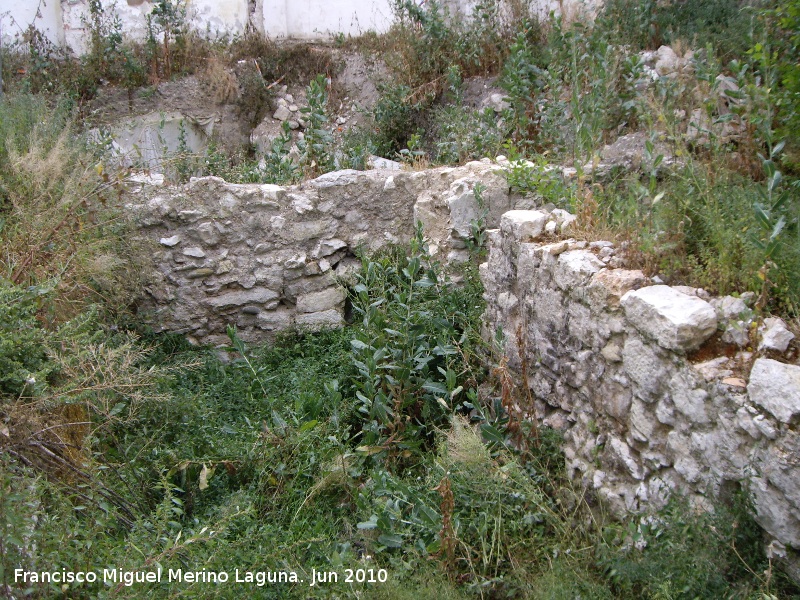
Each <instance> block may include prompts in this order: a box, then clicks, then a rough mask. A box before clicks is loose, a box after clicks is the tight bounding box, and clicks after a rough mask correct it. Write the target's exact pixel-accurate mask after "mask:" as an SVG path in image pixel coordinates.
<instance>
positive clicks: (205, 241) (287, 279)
mask: <svg viewBox="0 0 800 600" xmlns="http://www.w3.org/2000/svg"><path fill="white" fill-rule="evenodd" d="M496 168H497V166H496V165H493V164H492V163H489V162H488V161H487V162H473V163H469V164H468V165H466V166H464V167H459V168H456V169H453V168H441V169H433V170H429V171H420V172H408V171H400V170H386V169H379V170H373V171H363V172H362V171H338V172H335V173H329V174H327V175H324V176H322V177H319V178H317V179H314V180H311V181H308V182H306V183H303V184H302V185H298V186H289V187H281V186H276V185H234V184H229V183H226V182H224V181H223V180H221V179H218V178H214V177H207V178H201V179H196V180H193V181H192V182H190V183H189V184H188V185H186V186H182V187H171V186H165V185H163V184H158V182H154V181H153V178H144V177H143V178H140V180H139V182H133V183H131V184H130V185H131V188H130V190H129V194H130V197H131V198H132V200H131V202H130V203H129V204H128V209H129V210H130V211H131V212H132V213H133V214H135V216H136V219H137V220H138V222H139V224H140V227H141V232H142V234H143V235H144V236H145V237H146V238H148V239H149V240H150V243H151V244H152V246H153V249H154V250H153V256H154V261H155V264H156V269H155V274H154V277H153V281H152V283H151V285H149V286H148V288H147V294H148V295H147V298H146V299H145V301H144V304H143V306H142V309H141V310H142V313H141V314H142V316H143V318H145V319H146V320H148V321H149V322H151V323H152V324H153V326H154V327H155V328H156V329H157V330H159V331H173V332H179V333H183V334H186V335H187V336H188V337H189V338H190V339H191V340H192V341H195V342H197V343H204V344H220V343H225V341H226V340H227V338H226V335H225V331H226V327H227V325H236V326H237V327H238V329H239V332H240V335H241V336H242V338H243V339H245V340H248V341H258V340H264V339H267V338H269V337H270V336H271V335H273V333H274V332H275V331H277V330H280V329H286V328H289V327H291V326H294V325H298V326H301V327H319V326H324V325H338V324H340V323H342V322H343V319H344V309H345V293H344V288H343V287H342V283H345V282H346V281H347V280H348V278H349V277H351V276H352V274H353V272H354V271H355V270H357V269H358V268H359V267H360V262H359V261H358V260H357V259H356V258H355V251H356V249H357V248H358V247H360V246H363V247H365V248H368V249H371V250H375V249H378V248H380V247H382V246H384V245H386V244H387V243H402V242H407V241H408V239H409V238H410V237H411V235H412V234H413V231H414V223H415V222H416V221H420V222H422V223H423V224H424V227H425V230H426V235H428V237H429V239H430V240H431V242H430V249H431V251H432V253H433V254H434V255H435V256H436V257H437V258H441V259H442V260H444V261H458V260H462V259H464V258H466V256H467V253H468V251H467V249H466V243H465V240H466V239H468V238H469V236H470V235H471V228H470V223H472V222H474V221H477V220H478V218H479V217H481V216H482V215H481V212H482V211H481V209H479V207H478V203H477V202H476V199H475V196H474V194H473V188H474V186H475V184H476V183H477V182H479V181H480V182H482V184H483V185H484V187H485V190H484V191H483V193H482V198H483V201H484V203H485V210H486V219H487V222H488V223H490V224H492V223H494V224H495V225H496V224H497V223H498V222H499V219H500V215H501V214H503V213H504V212H506V211H508V210H509V209H512V208H519V207H520V206H522V202H521V201H520V200H519V199H517V198H515V197H514V196H512V195H509V191H508V184H507V183H506V181H505V179H504V178H503V177H502V176H500V175H499V174H497V173H495V172H494V170H495V169H496Z"/></svg>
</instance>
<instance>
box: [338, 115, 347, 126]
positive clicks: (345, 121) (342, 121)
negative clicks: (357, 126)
mask: <svg viewBox="0 0 800 600" xmlns="http://www.w3.org/2000/svg"><path fill="white" fill-rule="evenodd" d="M345 123H347V119H345V118H344V117H339V118H338V119H336V124H337V125H344V124H345Z"/></svg>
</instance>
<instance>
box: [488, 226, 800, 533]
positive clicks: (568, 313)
mask: <svg viewBox="0 0 800 600" xmlns="http://www.w3.org/2000/svg"><path fill="white" fill-rule="evenodd" d="M550 220H551V221H552V220H553V219H552V218H551V219H550ZM489 237H490V251H489V256H488V259H487V263H486V264H485V265H483V266H482V268H481V279H482V281H483V282H484V286H485V295H484V297H485V298H486V300H487V310H486V314H485V316H484V318H485V321H486V329H485V331H486V333H487V335H492V334H493V333H494V332H495V331H496V330H497V329H498V328H499V329H500V330H502V331H503V332H504V334H505V340H506V341H505V350H506V353H507V355H508V356H509V357H510V358H511V360H510V361H509V367H510V368H511V369H512V370H517V372H518V369H519V368H520V365H521V361H520V360H519V358H518V342H517V331H519V327H520V325H523V324H524V332H525V336H526V338H527V342H526V347H527V353H528V364H529V365H535V367H531V368H530V372H529V374H528V380H529V383H530V389H531V393H532V394H533V396H534V403H535V404H536V406H537V414H538V416H539V417H540V419H541V420H542V422H543V423H546V424H549V425H552V426H555V427H557V428H558V429H559V430H561V431H562V432H563V436H564V454H565V458H566V461H567V469H568V472H570V473H572V474H573V476H574V477H576V478H580V480H581V481H582V482H583V483H584V484H585V485H591V486H592V487H593V488H595V490H596V494H597V496H598V497H599V498H602V499H604V501H606V502H607V503H608V504H607V506H608V507H609V508H610V509H611V510H612V511H614V512H616V513H617V514H623V513H624V512H625V511H630V510H641V509H643V508H644V507H645V506H650V507H654V508H658V507H660V506H663V505H664V504H665V503H666V501H667V498H668V497H669V495H670V494H671V493H672V492H673V491H674V490H678V491H679V492H680V493H681V494H684V495H689V496H692V497H694V498H708V497H710V496H714V495H715V494H719V493H720V492H721V484H722V483H723V482H725V481H739V480H744V479H748V478H749V479H751V481H753V489H754V492H755V495H756V503H757V505H758V513H759V516H758V520H759V523H761V525H762V526H763V527H764V528H765V530H766V531H767V533H768V534H769V535H770V536H772V537H774V538H776V539H777V540H779V541H780V542H781V543H783V544H784V545H787V546H791V545H792V544H797V543H798V540H799V538H798V536H800V477H797V475H796V473H797V470H798V469H797V468H798V466H800V463H799V462H798V458H797V457H798V456H800V439H798V436H797V434H796V433H794V427H795V425H796V424H797V423H798V415H800V367H798V366H795V365H784V364H781V363H777V362H775V361H770V360H769V359H764V358H761V359H759V360H758V361H756V365H755V368H754V369H753V374H752V375H751V380H750V384H749V386H748V388H747V389H748V390H749V392H750V395H749V397H748V395H747V393H746V388H745V383H744V381H742V380H741V379H740V378H739V376H738V375H739V369H740V368H741V365H743V364H747V363H748V361H749V360H750V356H749V353H747V352H739V353H738V354H737V355H736V356H734V357H730V358H729V357H727V356H719V357H713V356H712V357H709V358H708V359H706V361H705V362H704V363H701V364H698V365H693V364H691V363H690V361H689V359H688V358H687V356H686V351H687V350H688V349H691V348H694V347H697V345H698V344H700V343H702V341H703V340H704V339H705V336H707V335H710V334H711V333H712V332H713V331H714V330H715V325H716V320H717V316H718V315H719V318H720V319H723V323H726V324H728V325H730V324H731V322H736V323H739V321H741V322H742V323H743V324H745V327H744V329H745V330H748V325H746V323H747V321H748V320H749V318H750V313H749V312H748V310H747V304H746V302H747V299H745V298H742V299H737V298H732V297H728V298H723V299H712V298H710V297H709V295H708V294H707V293H706V292H704V291H702V290H698V289H696V288H686V289H685V290H684V291H679V290H672V289H670V288H668V287H666V286H654V287H655V289H653V288H642V289H626V288H628V287H630V288H636V287H637V286H639V285H641V284H642V283H644V276H643V275H642V274H641V273H638V272H625V271H622V269H614V270H611V269H605V268H600V269H599V270H597V271H596V272H594V273H592V271H593V270H594V269H595V268H596V267H597V265H596V264H594V263H593V262H592V261H591V259H589V261H588V262H584V261H583V259H584V257H585V256H586V254H584V253H592V252H599V251H601V250H603V249H607V248H610V247H611V246H610V245H606V244H601V243H592V244H586V245H585V246H584V248H583V249H582V248H580V247H579V246H578V243H576V242H574V241H570V240H562V241H557V242H555V243H550V244H542V243H538V242H536V241H533V242H531V241H530V240H528V239H524V238H523V239H522V240H520V239H519V238H518V235H517V232H515V231H514V229H513V228H512V227H510V226H507V227H506V228H504V229H501V230H500V231H499V232H495V233H493V234H492V235H490V236H489ZM586 246H588V247H586ZM594 258H595V259H597V260H599V259H598V257H597V256H595V257H594ZM664 290H666V291H664ZM650 294H655V298H651V297H650ZM665 298H666V299H667V300H668V301H665ZM703 298H707V299H709V302H706V301H704V299H703ZM512 299H513V300H512ZM740 300H741V301H740ZM617 302H620V303H621V304H622V308H623V310H622V311H621V310H620V308H619V306H618V305H617ZM712 303H713V307H712ZM715 311H717V312H715ZM687 313H688V316H687ZM587 315H588V316H587ZM733 319H736V320H735V321H732V320H733ZM765 366H766V367H770V368H769V369H764V367H765ZM754 476H757V478H758V479H757V480H754V479H753V477H754Z"/></svg>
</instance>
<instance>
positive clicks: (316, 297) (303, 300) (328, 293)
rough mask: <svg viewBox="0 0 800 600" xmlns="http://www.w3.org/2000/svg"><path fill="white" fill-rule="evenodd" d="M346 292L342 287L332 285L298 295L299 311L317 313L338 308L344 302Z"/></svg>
mask: <svg viewBox="0 0 800 600" xmlns="http://www.w3.org/2000/svg"><path fill="white" fill-rule="evenodd" d="M344 297H345V293H344V290H343V289H342V288H340V287H330V288H328V289H326V290H322V291H320V292H312V293H310V294H303V295H302V296H298V297H297V312H299V313H315V312H322V311H325V310H328V309H331V308H338V307H339V306H341V304H342V303H343V302H344Z"/></svg>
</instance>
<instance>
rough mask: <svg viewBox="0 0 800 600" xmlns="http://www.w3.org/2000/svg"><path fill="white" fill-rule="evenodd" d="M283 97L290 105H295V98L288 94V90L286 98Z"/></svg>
mask: <svg viewBox="0 0 800 600" xmlns="http://www.w3.org/2000/svg"><path fill="white" fill-rule="evenodd" d="M283 97H284V98H285V99H286V102H288V103H289V104H294V96H293V95H292V94H286V90H284V96H283Z"/></svg>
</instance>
